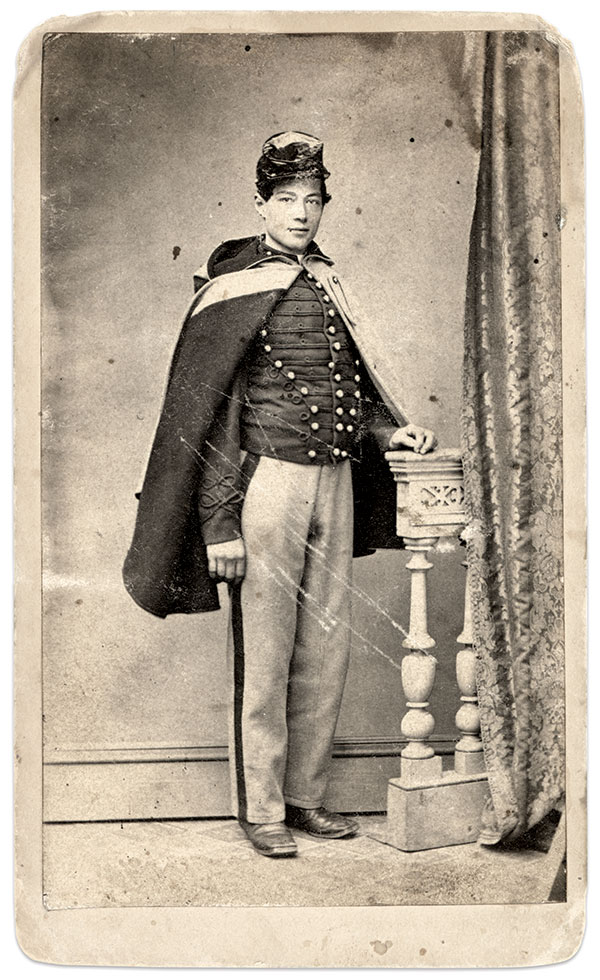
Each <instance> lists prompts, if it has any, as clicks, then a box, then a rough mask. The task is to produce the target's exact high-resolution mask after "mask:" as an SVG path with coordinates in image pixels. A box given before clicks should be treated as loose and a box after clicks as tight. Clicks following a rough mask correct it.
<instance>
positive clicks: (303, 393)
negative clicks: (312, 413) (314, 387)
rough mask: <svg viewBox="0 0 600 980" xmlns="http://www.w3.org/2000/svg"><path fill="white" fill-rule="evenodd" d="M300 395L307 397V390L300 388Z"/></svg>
mask: <svg viewBox="0 0 600 980" xmlns="http://www.w3.org/2000/svg"><path fill="white" fill-rule="evenodd" d="M300 394H301V395H308V388H301V389H300Z"/></svg>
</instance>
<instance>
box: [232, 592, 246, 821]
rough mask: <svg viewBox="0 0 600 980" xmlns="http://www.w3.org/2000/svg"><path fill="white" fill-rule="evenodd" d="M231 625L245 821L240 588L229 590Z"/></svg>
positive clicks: (238, 765) (239, 790) (238, 774)
mask: <svg viewBox="0 0 600 980" xmlns="http://www.w3.org/2000/svg"><path fill="white" fill-rule="evenodd" d="M231 613H232V615H231V625H232V630H233V738H234V751H235V777H236V787H237V795H238V816H239V817H240V818H241V819H242V820H246V818H247V812H248V803H247V795H246V780H245V778H244V746H243V743H242V711H243V709H244V626H243V621H242V587H241V585H237V586H235V587H234V588H232V590H231Z"/></svg>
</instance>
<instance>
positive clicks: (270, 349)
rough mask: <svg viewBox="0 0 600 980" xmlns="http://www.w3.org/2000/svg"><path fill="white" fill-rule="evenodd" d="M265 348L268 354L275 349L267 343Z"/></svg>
mask: <svg viewBox="0 0 600 980" xmlns="http://www.w3.org/2000/svg"><path fill="white" fill-rule="evenodd" d="M265 350H266V352H267V354H270V353H271V351H272V350H273V348H272V347H271V345H270V344H265Z"/></svg>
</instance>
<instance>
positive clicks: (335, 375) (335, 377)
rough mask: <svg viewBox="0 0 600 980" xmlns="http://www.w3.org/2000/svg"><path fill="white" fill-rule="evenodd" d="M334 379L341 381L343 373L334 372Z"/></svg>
mask: <svg viewBox="0 0 600 980" xmlns="http://www.w3.org/2000/svg"><path fill="white" fill-rule="evenodd" d="M333 379H334V381H341V380H342V376H341V374H334V376H333Z"/></svg>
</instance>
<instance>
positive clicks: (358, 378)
mask: <svg viewBox="0 0 600 980" xmlns="http://www.w3.org/2000/svg"><path fill="white" fill-rule="evenodd" d="M354 380H355V381H356V382H357V384H358V382H359V381H360V374H355V375H354Z"/></svg>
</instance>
